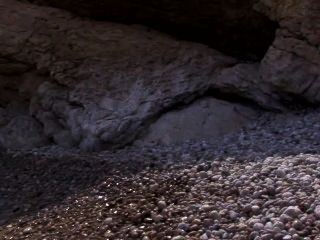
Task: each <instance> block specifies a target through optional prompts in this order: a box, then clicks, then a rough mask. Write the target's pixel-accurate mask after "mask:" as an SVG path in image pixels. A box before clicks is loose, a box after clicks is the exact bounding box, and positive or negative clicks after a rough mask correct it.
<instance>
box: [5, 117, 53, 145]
mask: <svg viewBox="0 0 320 240" xmlns="http://www.w3.org/2000/svg"><path fill="white" fill-rule="evenodd" d="M48 142H49V141H48V139H47V138H46V137H45V136H44V133H43V131H42V127H41V125H40V124H39V123H37V122H36V121H35V119H33V118H32V117H30V116H20V117H15V118H13V119H11V120H10V122H9V123H8V124H7V125H6V126H5V127H2V128H0V145H1V146H2V147H5V148H7V149H8V148H9V149H23V148H36V147H40V146H43V145H45V144H48Z"/></svg>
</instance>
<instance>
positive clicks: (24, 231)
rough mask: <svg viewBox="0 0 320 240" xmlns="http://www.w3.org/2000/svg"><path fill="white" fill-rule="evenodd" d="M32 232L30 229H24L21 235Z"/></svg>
mask: <svg viewBox="0 0 320 240" xmlns="http://www.w3.org/2000/svg"><path fill="white" fill-rule="evenodd" d="M31 232H32V228H31V227H26V228H25V229H23V233H25V234H28V233H31Z"/></svg>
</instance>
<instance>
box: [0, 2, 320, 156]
mask: <svg viewBox="0 0 320 240" xmlns="http://www.w3.org/2000/svg"><path fill="white" fill-rule="evenodd" d="M26 2H27V1H20V2H19V1H16V0H0V29H1V32H0V106H1V107H3V108H6V107H7V105H10V104H11V103H12V102H23V103H24V104H23V105H28V104H29V102H30V105H29V106H27V107H26V108H25V109H24V110H23V111H25V112H28V111H29V110H30V113H31V114H32V116H33V117H34V118H36V119H37V121H39V122H40V123H41V125H43V131H44V133H45V135H46V136H47V137H48V138H50V139H52V140H53V141H54V143H57V144H59V145H61V146H65V147H74V146H76V147H80V148H82V149H84V150H97V149H104V148H108V147H117V146H123V145H125V144H128V143H130V142H132V141H133V140H134V139H135V138H136V137H137V135H138V134H139V133H140V132H141V131H142V130H144V129H146V128H147V127H148V125H149V124H150V122H152V121H154V120H155V118H158V117H159V116H161V113H163V112H168V111H170V110H176V109H175V107H176V106H181V105H187V104H189V103H190V102H192V101H193V100H195V99H197V98H201V97H202V96H203V95H213V96H214V95H221V96H223V97H224V98H225V99H233V100H235V99H236V101H251V102H254V103H256V104H258V105H260V106H262V107H264V108H269V109H283V107H284V106H285V107H287V106H289V107H290V106H291V105H296V104H297V103H298V104H301V103H304V102H307V103H314V104H319V102H320V95H319V92H320V91H319V88H320V84H319V82H320V80H319V76H320V72H319V71H320V70H319V69H320V67H319V64H320V53H319V43H320V40H319V36H320V34H319V16H320V15H319V8H320V6H319V5H320V4H319V2H318V1H316V0H304V1H290V0H285V1H277V0H271V1H264V0H261V1H243V2H241V3H239V5H238V3H237V4H236V3H234V1H214V3H212V4H213V5H214V6H215V7H212V5H210V4H209V5H206V4H205V2H203V3H199V5H197V6H198V7H200V6H201V7H200V8H199V9H198V10H199V11H200V10H201V11H204V10H203V5H202V4H205V5H206V10H207V11H208V12H210V13H208V14H207V15H206V13H204V15H203V16H206V17H205V18H204V19H207V17H209V16H210V18H212V20H213V21H214V19H219V21H220V20H221V21H222V22H223V23H224V24H222V25H221V24H220V23H219V22H216V23H214V24H213V25H210V26H216V24H217V25H221V34H219V33H218V32H219V29H220V28H214V31H213V30H212V32H214V36H215V37H216V41H217V42H219V43H224V42H227V38H226V37H225V34H227V33H228V34H230V35H229V36H230V38H231V39H233V40H232V42H233V43H235V42H239V43H240V42H242V43H244V42H246V43H249V45H255V44H256V43H257V42H259V41H258V39H261V38H262V35H263V34H262V35H259V34H258V35H259V36H258V37H257V39H252V41H248V40H247V37H248V36H252V33H258V32H262V31H260V30H259V31H258V32H257V29H261V28H262V26H270V25H268V23H270V21H269V20H268V21H266V20H265V19H264V18H263V17H262V16H261V15H262V14H264V15H265V16H267V17H268V18H269V19H270V20H272V21H275V22H278V23H279V29H278V30H277V34H276V37H275V40H274V42H273V44H272V45H271V46H270V47H269V48H268V51H267V53H266V55H265V56H264V58H263V60H262V61H261V63H259V62H247V61H242V60H241V61H240V60H238V59H235V58H234V57H228V56H226V55H224V54H222V53H220V52H218V51H216V50H213V49H210V48H209V47H207V46H205V45H201V44H196V43H191V42H185V41H181V40H177V39H174V38H173V37H170V36H167V35H165V34H162V33H159V32H156V31H153V30H151V29H149V28H147V27H142V26H136V25H130V26H129V25H122V24H117V23H110V22H103V21H94V20H92V19H88V18H80V17H77V16H75V15H72V14H70V13H68V12H65V11H63V10H61V9H54V8H49V7H40V6H37V5H34V4H29V3H26ZM111 2H112V1H110V2H109V3H111ZM46 3H50V4H57V2H55V1H51V2H46ZM70 3H74V2H73V1H67V2H66V3H65V4H62V2H61V4H62V5H59V6H61V7H66V8H67V9H69V7H68V6H67V5H68V4H70ZM86 4H87V5H86ZM95 4H97V2H96V1H92V2H89V1H85V0H83V1H81V3H80V2H79V4H72V6H73V8H72V10H75V11H76V12H77V10H79V9H80V10H81V8H82V6H84V5H86V6H88V8H86V10H88V13H84V14H85V15H86V14H87V15H88V16H90V11H91V10H90V9H91V6H93V8H94V9H100V10H102V12H104V11H105V9H106V8H103V7H101V8H96V7H97V5H95ZM101 4H102V5H103V6H108V5H104V4H108V2H107V1H103V2H101ZM113 4H116V5H117V4H119V6H121V7H120V9H123V8H122V7H126V6H132V5H130V3H128V2H124V1H119V2H117V3H115V2H113ZM127 4H128V5H127ZM137 4H138V6H143V8H142V9H145V7H147V6H149V7H150V5H148V4H147V5H144V3H142V2H141V3H137ZM139 4H140V5H139ZM151 5H152V7H150V8H149V7H147V9H148V10H146V12H145V14H150V12H152V9H158V8H159V7H160V6H162V7H163V9H162V11H163V13H165V14H164V15H163V16H166V17H165V19H175V18H174V16H175V15H176V14H178V13H181V10H183V8H181V9H180V8H179V6H181V4H180V5H179V3H178V2H174V3H172V5H171V4H168V3H166V4H165V3H163V2H162V1H161V2H157V3H156V2H154V3H152V4H151ZM183 5H186V8H190V6H189V5H188V4H183ZM191 5H192V4H191ZM70 6H71V5H70ZM112 6H115V5H112ZM172 6H174V7H173V8H172V9H171V10H170V8H171V7H172ZM129 8H130V7H129ZM160 8H161V7H160ZM160 8H159V9H160ZM226 8H228V9H229V11H226V12H224V11H221V10H222V9H226ZM21 9H24V10H23V11H21ZM114 9H117V8H114ZM130 9H131V8H130ZM252 9H254V11H253V10H252ZM176 10H177V11H176ZM193 10H194V8H192V11H193ZM148 11H150V12H148ZM255 11H257V12H260V13H257V12H255ZM138 12H139V11H138ZM183 12H185V16H184V19H185V21H182V20H181V19H183V18H179V21H180V20H181V21H182V22H183V23H184V24H188V23H189V22H190V19H192V18H190V16H189V12H188V11H183ZM140 13H141V12H140ZM104 14H106V15H108V13H107V12H104ZM117 14H118V16H120V15H121V14H122V11H119V12H118V13H117ZM166 14H169V15H170V14H172V15H171V18H169V17H168V15H166ZM221 14H222V15H221ZM93 15H95V14H93ZM178 15H179V14H178ZM196 15H197V14H196ZM139 16H140V15H139ZM141 16H143V14H142V15H141ZM179 16H181V15H179ZM199 16H200V15H199ZM219 16H221V18H219ZM244 16H245V17H244ZM91 17H92V16H91ZM247 17H248V18H247ZM130 19H134V17H132V18H128V21H131V20H130ZM200 19H201V17H200ZM204 19H202V20H204ZM240 19H242V20H241V21H243V22H242V23H241V21H240V23H237V24H236V22H239V20H240ZM253 19H254V20H253ZM263 19H264V20H263ZM202 20H201V21H202ZM228 20H230V24H231V25H232V27H230V28H229V27H228V26H225V24H227V25H228V24H229V22H228ZM255 20H256V21H255ZM162 21H165V20H163V19H159V22H162ZM198 21H200V20H199V19H198V18H197V19H196V20H195V22H196V23H197V24H199V23H200V22H201V21H200V22H198ZM203 22H207V21H203ZM263 22H264V23H263ZM139 23H140V22H139ZM142 23H143V22H142ZM243 23H245V24H247V23H248V24H249V23H250V24H253V26H252V25H249V26H247V27H249V29H247V28H241V27H240V26H242V25H241V24H243ZM197 24H196V25H195V26H196V27H195V28H199V26H200V25H201V24H200V25H197ZM238 24H240V25H238ZM255 24H257V25H255ZM264 24H266V25H264ZM231 25H230V26H231ZM190 28H192V27H190ZM237 29H239V30H241V31H240V32H243V33H244V35H245V36H244V38H242V37H243V36H240V35H241V34H240V33H239V31H238V30H237ZM243 30H246V31H243ZM205 31H206V30H205ZM216 31H218V32H216ZM230 31H231V32H232V33H231V32H230ZM191 32H192V31H191ZM267 32H268V31H267ZM248 33H250V34H248ZM237 35H239V36H238V37H236V36H237ZM268 36H270V35H268ZM239 39H242V40H241V41H240V40H239ZM269 40H270V39H269ZM269 40H268V42H269V44H270V42H271V41H269ZM242 43H241V44H242ZM228 44H229V45H230V43H228ZM228 44H227V45H228ZM241 44H240V45H241ZM263 44H265V42H264V43H263ZM213 45H214V44H213ZM227 45H226V46H227ZM229 45H228V46H229ZM226 46H224V47H226ZM224 47H221V46H220V47H219V46H218V49H221V50H223V49H224ZM238 48H241V46H240V47H239V46H238ZM254 48H256V47H254ZM243 49H246V47H243ZM245 51H247V50H245ZM248 53H250V51H248ZM252 59H253V58H251V60H252ZM24 79H26V81H24ZM27 80H28V81H27ZM18 105H19V104H18ZM3 119H4V118H3ZM1 121H2V120H1ZM1 124H6V123H1Z"/></svg>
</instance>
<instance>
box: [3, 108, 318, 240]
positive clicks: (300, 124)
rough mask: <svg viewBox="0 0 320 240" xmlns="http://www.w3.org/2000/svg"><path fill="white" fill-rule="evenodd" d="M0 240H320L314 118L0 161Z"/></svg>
mask: <svg viewBox="0 0 320 240" xmlns="http://www.w3.org/2000/svg"><path fill="white" fill-rule="evenodd" d="M0 196H1V197H0V239H1V240H6V239H13V240H16V239H31V240H38V239H39V240H40V239H41V240H60V239H70V240H71V239H77V240H78V239H80V240H81V239H92V240H99V239H104V240H106V239H125V240H127V239H128V240H129V239H142V240H149V239H151V240H152V239H155V240H165V239H171V240H184V239H200V240H206V239H211V240H213V239H237V240H242V239H243V240H246V239H252V240H271V239H274V240H278V239H279V240H281V239H284V240H290V239H293V240H299V239H305V240H309V239H310V240H313V239H320V110H319V109H312V110H305V111H300V112H291V113H286V114H274V113H266V114H262V116H261V117H260V119H259V120H258V121H257V122H255V123H253V124H251V125H250V126H248V127H247V128H245V129H242V130H241V131H239V132H237V133H234V134H232V135H229V136H226V137H225V138H224V139H222V140H219V141H213V142H205V141H202V142H189V143H185V144H182V145H179V146H146V147H140V148H138V147H134V146H132V147H129V148H126V149H122V150H118V151H105V152H100V153H92V154H88V153H87V154H86V153H80V152H77V151H76V150H74V151H66V150H63V149H60V148H57V147H49V148H42V149H36V150H33V151H29V152H6V153H2V154H1V161H0Z"/></svg>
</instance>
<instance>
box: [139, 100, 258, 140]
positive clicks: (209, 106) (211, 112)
mask: <svg viewBox="0 0 320 240" xmlns="http://www.w3.org/2000/svg"><path fill="white" fill-rule="evenodd" d="M257 115H258V114H257V112H256V111H254V110H253V109H251V108H248V107H244V106H242V105H240V104H234V103H230V102H226V101H221V100H217V99H215V98H204V99H201V100H198V101H196V102H194V103H192V104H191V105H190V106H188V107H186V108H183V109H181V110H177V111H171V112H168V113H166V114H163V115H162V116H161V117H160V118H159V119H158V120H157V121H156V122H155V123H153V124H151V126H150V128H149V130H148V131H147V132H146V133H144V134H143V136H142V137H140V138H139V142H138V144H142V145H145V144H161V145H171V144H181V143H184V142H186V141H189V140H191V141H201V140H206V141H208V140H218V139H221V138H222V137H223V136H224V135H226V134H228V133H231V132H233V131H235V130H238V129H240V128H241V127H243V126H245V125H246V124H248V123H249V122H250V121H252V120H255V119H257Z"/></svg>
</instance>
